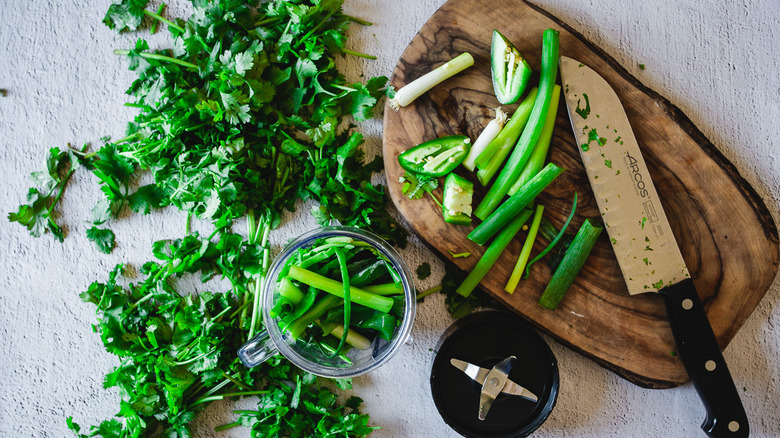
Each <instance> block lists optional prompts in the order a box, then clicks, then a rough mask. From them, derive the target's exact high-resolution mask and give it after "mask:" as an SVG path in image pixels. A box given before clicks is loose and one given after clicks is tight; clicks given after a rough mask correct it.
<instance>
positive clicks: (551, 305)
mask: <svg viewBox="0 0 780 438" xmlns="http://www.w3.org/2000/svg"><path fill="white" fill-rule="evenodd" d="M602 230H603V228H602V227H598V226H595V225H593V223H592V222H591V221H590V219H585V222H583V223H582V226H581V227H580V230H579V231H578V232H577V235H576V236H574V240H573V241H572V242H571V245H569V249H568V250H567V251H566V254H565V255H564V256H563V260H561V264H560V265H558V269H556V270H555V273H553V276H552V278H550V282H549V283H548V284H547V288H546V289H545V290H544V292H543V293H542V296H541V297H539V301H538V303H539V305H540V306H542V307H546V308H548V309H555V308H556V307H558V304H559V303H560V302H561V300H562V299H563V295H564V294H565V293H566V291H567V290H569V287H570V286H571V285H572V283H574V279H575V278H576V277H577V274H579V272H580V270H581V269H582V266H583V265H585V261H586V260H587V259H588V255H590V251H591V250H592V249H593V246H594V245H596V241H597V240H598V238H599V235H600V234H601V231H602Z"/></svg>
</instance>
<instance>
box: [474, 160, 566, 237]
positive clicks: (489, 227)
mask: <svg viewBox="0 0 780 438" xmlns="http://www.w3.org/2000/svg"><path fill="white" fill-rule="evenodd" d="M561 173H563V169H562V168H560V167H558V166H557V165H555V164H554V163H549V164H548V165H547V166H545V167H544V169H542V171H541V172H539V173H538V174H536V176H534V177H533V178H531V181H528V184H526V185H524V186H523V188H522V189H520V191H518V192H517V193H515V194H514V196H512V197H511V198H509V199H507V201H506V202H504V203H503V204H501V206H500V207H498V209H496V211H495V212H493V214H491V215H490V216H489V217H488V218H487V219H485V220H484V221H483V222H482V223H481V224H479V225H478V226H477V227H476V228H474V229H473V230H472V231H471V233H469V235H468V238H469V239H470V240H472V241H474V242H476V243H478V244H480V245H484V244H485V242H487V241H488V239H490V238H491V237H492V236H493V235H494V234H496V233H497V232H498V231H499V230H500V229H501V228H502V227H503V226H504V225H506V224H507V223H509V221H511V220H512V218H514V217H515V216H516V215H517V212H519V211H521V210H522V209H524V208H525V207H527V206H529V205H530V204H531V202H533V200H534V199H535V198H536V197H537V196H539V193H541V192H542V190H544V189H545V188H546V187H547V186H548V185H550V183H551V182H553V180H554V179H555V178H557V177H558V175H560V174H561Z"/></svg>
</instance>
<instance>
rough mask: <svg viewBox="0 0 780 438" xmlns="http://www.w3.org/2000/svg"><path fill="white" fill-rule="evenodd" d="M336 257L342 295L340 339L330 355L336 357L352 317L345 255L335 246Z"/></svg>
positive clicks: (344, 339)
mask: <svg viewBox="0 0 780 438" xmlns="http://www.w3.org/2000/svg"><path fill="white" fill-rule="evenodd" d="M334 252H335V253H336V259H337V260H338V262H339V271H341V285H342V286H341V296H342V297H344V300H343V301H344V325H343V326H342V330H341V339H339V345H338V347H336V351H334V352H333V353H332V354H331V355H330V357H336V356H338V354H339V353H340V352H341V349H342V348H344V343H346V342H347V335H349V332H350V330H349V324H350V322H351V319H352V301H350V295H351V293H350V292H351V291H350V290H349V271H347V256H346V254H344V249H343V248H335V249H334Z"/></svg>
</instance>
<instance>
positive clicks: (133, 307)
mask: <svg viewBox="0 0 780 438" xmlns="http://www.w3.org/2000/svg"><path fill="white" fill-rule="evenodd" d="M154 293H155V291H152V292H149V293H148V294H146V295H144V296H143V297H142V298H141V299H140V300H138V301H136V302H135V303H133V304H131V305H130V310H132V309H135V308H136V307H138V305H139V304H141V303H143V302H144V301H146V300H148V299H149V298H151V297H153V296H154Z"/></svg>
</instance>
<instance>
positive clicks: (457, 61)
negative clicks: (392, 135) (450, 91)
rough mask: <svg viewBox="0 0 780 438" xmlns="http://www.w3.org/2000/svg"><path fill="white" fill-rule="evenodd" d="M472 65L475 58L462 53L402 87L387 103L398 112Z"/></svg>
mask: <svg viewBox="0 0 780 438" xmlns="http://www.w3.org/2000/svg"><path fill="white" fill-rule="evenodd" d="M472 65H474V58H473V57H472V56H471V54H470V53H468V52H465V53H461V54H460V55H458V56H456V57H455V58H453V59H451V60H450V61H448V62H445V63H444V64H442V65H440V66H439V67H437V68H436V69H435V70H433V71H430V72H428V73H426V74H424V75H423V76H420V77H419V78H417V79H415V80H414V81H412V82H410V83H408V84H406V85H404V86H403V87H401V88H400V89H399V90H398V91H396V93H395V96H393V98H392V99H390V100H389V101H388V102H387V103H388V104H389V105H390V108H392V109H394V110H396V111H398V110H399V109H400V108H401V107H402V106H406V105H409V104H410V103H412V102H413V101H414V100H415V99H417V98H418V97H420V96H422V95H423V94H425V93H427V92H428V90H430V89H431V88H433V87H435V86H436V85H438V84H439V83H441V82H443V81H444V80H446V79H449V78H450V77H452V76H453V75H456V74H458V73H460V72H461V71H463V70H465V69H467V68H469V67H471V66H472Z"/></svg>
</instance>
